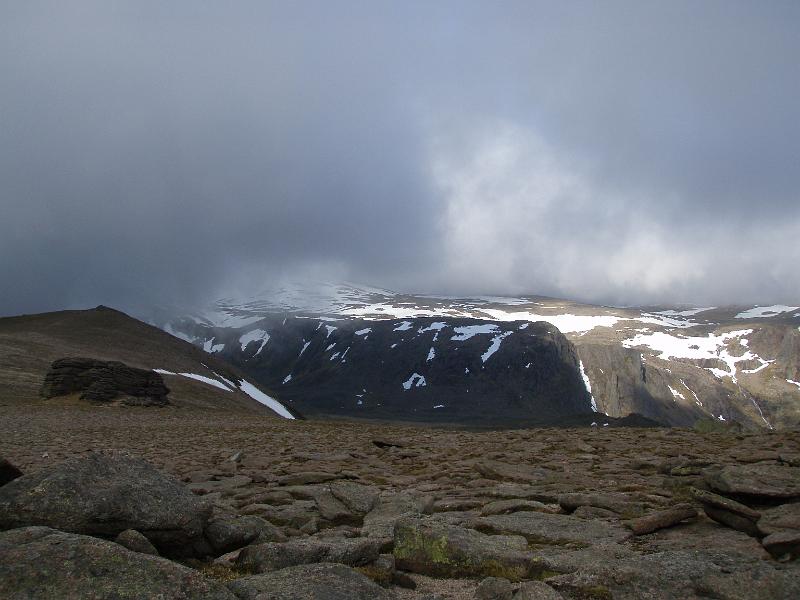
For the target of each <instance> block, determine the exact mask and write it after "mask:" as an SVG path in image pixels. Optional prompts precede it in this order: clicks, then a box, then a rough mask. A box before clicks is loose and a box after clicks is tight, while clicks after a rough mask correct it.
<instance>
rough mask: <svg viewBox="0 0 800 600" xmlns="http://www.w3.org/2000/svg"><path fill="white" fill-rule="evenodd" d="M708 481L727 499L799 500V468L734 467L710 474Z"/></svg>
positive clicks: (710, 485) (776, 466)
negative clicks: (732, 497)
mask: <svg viewBox="0 0 800 600" xmlns="http://www.w3.org/2000/svg"><path fill="white" fill-rule="evenodd" d="M705 480H706V483H707V484H708V486H709V487H710V488H711V489H712V490H714V491H716V492H719V493H721V494H725V495H728V494H731V495H739V496H749V497H752V498H755V499H758V498H763V499H766V500H773V499H781V498H785V499H791V498H800V467H790V466H785V465H770V464H753V465H733V466H729V467H724V468H723V469H721V470H719V471H713V472H710V473H707V474H706V476H705Z"/></svg>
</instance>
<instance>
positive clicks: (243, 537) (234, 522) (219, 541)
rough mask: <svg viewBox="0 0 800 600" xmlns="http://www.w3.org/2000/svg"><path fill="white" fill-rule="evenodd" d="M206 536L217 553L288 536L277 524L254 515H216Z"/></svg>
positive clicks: (281, 540)
mask: <svg viewBox="0 0 800 600" xmlns="http://www.w3.org/2000/svg"><path fill="white" fill-rule="evenodd" d="M205 536H206V539H207V540H208V541H209V543H210V544H211V547H212V548H214V552H215V553H216V554H224V553H226V552H230V551H232V550H236V549H237V548H241V547H243V546H247V545H248V544H259V543H264V542H283V541H285V540H286V536H285V535H284V534H283V532H282V531H281V530H280V529H278V528H277V527H275V525H273V524H272V523H270V522H268V521H265V520H264V519H262V518H260V517H256V516H253V515H232V514H231V515H221V516H215V517H214V518H212V519H211V520H210V521H209V523H208V524H207V525H206V528H205Z"/></svg>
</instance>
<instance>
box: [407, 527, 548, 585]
mask: <svg viewBox="0 0 800 600" xmlns="http://www.w3.org/2000/svg"><path fill="white" fill-rule="evenodd" d="M394 557H395V561H396V564H397V568H398V569H402V570H405V571H411V572H413V573H420V574H422V575H432V576H435V577H504V578H506V579H509V580H511V581H519V580H520V579H525V578H528V577H529V576H530V574H531V572H532V570H533V567H534V563H533V560H532V558H533V556H532V554H531V553H530V552H528V544H527V542H526V541H525V538H523V537H520V536H502V535H496V536H493V535H485V534H482V533H480V532H478V531H475V530H473V529H467V528H465V527H457V526H453V525H447V524H446V523H442V522H441V521H438V520H436V519H433V518H425V519H417V518H404V519H401V520H399V521H398V522H397V523H396V524H395V529H394Z"/></svg>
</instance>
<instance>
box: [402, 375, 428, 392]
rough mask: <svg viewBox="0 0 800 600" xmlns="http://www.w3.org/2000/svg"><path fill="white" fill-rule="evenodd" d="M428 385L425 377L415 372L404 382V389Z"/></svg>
mask: <svg viewBox="0 0 800 600" xmlns="http://www.w3.org/2000/svg"><path fill="white" fill-rule="evenodd" d="M426 385H428V384H427V382H426V381H425V377H423V376H422V375H420V374H419V373H414V374H413V375H411V377H409V378H408V379H407V380H406V381H404V382H403V389H405V390H410V389H411V388H412V387H425V386H426Z"/></svg>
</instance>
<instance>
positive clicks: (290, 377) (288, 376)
mask: <svg viewBox="0 0 800 600" xmlns="http://www.w3.org/2000/svg"><path fill="white" fill-rule="evenodd" d="M291 380H292V374H291V373H289V374H288V375H287V376H286V377H284V378H283V383H284V384H287V383H289V382H290V381H291Z"/></svg>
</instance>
